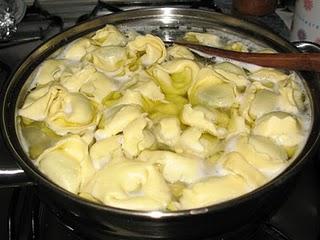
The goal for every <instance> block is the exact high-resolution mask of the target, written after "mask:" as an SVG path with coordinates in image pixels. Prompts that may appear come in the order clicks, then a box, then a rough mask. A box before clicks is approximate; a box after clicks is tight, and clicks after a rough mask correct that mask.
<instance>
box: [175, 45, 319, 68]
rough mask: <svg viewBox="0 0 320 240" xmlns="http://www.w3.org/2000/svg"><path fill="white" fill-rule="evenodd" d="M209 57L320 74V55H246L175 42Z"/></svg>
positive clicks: (244, 53)
mask: <svg viewBox="0 0 320 240" xmlns="http://www.w3.org/2000/svg"><path fill="white" fill-rule="evenodd" d="M174 43H175V44H178V45H181V46H185V47H188V48H190V49H192V50H196V51H199V52H202V53H205V54H208V55H212V56H213V57H214V56H219V57H223V58H230V59H233V60H237V61H242V62H246V63H252V64H256V65H260V66H263V67H274V68H286V69H290V70H305V71H315V72H320V53H246V52H235V51H229V50H224V49H220V48H215V47H209V46H202V45H199V44H193V43H187V42H174Z"/></svg>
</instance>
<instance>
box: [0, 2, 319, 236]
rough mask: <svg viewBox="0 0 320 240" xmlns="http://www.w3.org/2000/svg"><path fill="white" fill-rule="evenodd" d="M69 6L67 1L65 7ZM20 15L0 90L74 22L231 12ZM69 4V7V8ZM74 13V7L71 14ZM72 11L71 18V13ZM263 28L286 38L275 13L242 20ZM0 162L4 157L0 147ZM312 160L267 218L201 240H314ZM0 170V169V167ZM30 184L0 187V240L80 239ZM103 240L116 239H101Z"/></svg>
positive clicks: (87, 6)
mask: <svg viewBox="0 0 320 240" xmlns="http://www.w3.org/2000/svg"><path fill="white" fill-rule="evenodd" d="M71 2H72V3H71ZM27 3H29V6H28V8H27V12H26V15H25V16H24V18H23V20H22V21H21V23H19V25H18V31H17V32H16V33H14V35H13V36H12V38H11V39H10V40H9V41H5V42H4V41H2V42H1V41H0V87H1V85H2V83H3V82H4V81H6V80H7V79H8V75H9V74H10V72H13V71H14V70H15V68H16V67H17V66H18V65H19V63H20V62H21V61H22V60H23V59H24V58H25V57H26V56H27V55H28V54H29V53H30V52H31V51H32V50H33V49H35V48H36V47H37V46H39V44H41V43H42V42H43V41H45V40H46V39H48V38H50V37H51V36H53V35H55V34H57V33H59V32H61V31H62V30H63V29H65V28H67V27H70V26H72V25H74V24H76V23H78V22H81V21H84V20H87V19H90V18H93V17H95V16H100V15H104V14H110V13H113V12H119V11H125V10H128V9H134V8H141V7H150V6H153V7H154V6H175V7H188V8H203V9H208V10H210V11H218V12H223V13H227V14H231V10H230V9H231V1H207V0H204V1H202V0H198V1H188V0H180V1H166V0H156V1H143V0H135V1H117V0H115V1H104V2H103V1H93V0H92V1H80V0H79V1H62V0H60V1H46V0H42V1H27ZM70 4H72V5H73V6H74V7H73V8H72V9H70V6H71V5H70ZM74 9H79V11H75V10H74ZM71 13H72V14H71ZM247 20H249V21H254V22H256V23H259V24H263V25H264V26H272V27H273V30H274V31H276V32H277V33H278V34H280V35H282V36H284V37H288V29H287V28H286V27H285V24H284V23H283V22H282V21H281V20H280V18H279V17H278V16H277V15H276V14H271V15H268V16H264V17H261V18H252V17H248V18H247ZM2 144H3V143H2V142H0V155H1V157H0V162H1V163H2V162H5V160H6V159H7V158H8V157H7V156H8V153H7V152H6V151H5V150H4V149H3V147H2V146H1V145H2ZM317 161H318V159H316V158H315V159H314V161H311V162H310V163H309V164H308V165H307V166H306V167H305V169H304V170H303V172H302V173H301V176H300V178H299V179H298V181H297V185H296V187H295V189H293V191H292V192H291V193H290V194H289V195H288V199H287V201H286V202H285V203H284V204H283V205H282V206H281V208H280V209H279V210H278V211H276V212H274V214H273V215H272V216H271V217H270V218H269V219H261V221H260V222H259V223H257V225H255V226H243V228H242V229H240V230H239V229H237V230H234V232H230V233H226V234H225V235H223V236H212V237H211V238H209V239H207V240H218V239H219V240H220V239H221V240H222V239H237V240H238V239H246V240H249V239H252V240H289V239H290V240H304V239H308V240H316V239H319V237H320V190H319V189H320V177H319V174H318V172H319V170H320V169H319V166H318V165H317ZM0 170H1V169H0ZM35 192H36V191H35V189H34V187H32V186H25V187H14V188H1V187H0V212H1V214H0V239H1V240H2V239H3V240H51V239H52V240H53V239H55V240H56V239H59V240H67V239H68V240H85V239H87V238H85V237H84V236H83V235H82V234H81V231H79V229H78V228H77V226H76V224H71V223H66V222H62V221H61V220H60V219H59V218H58V217H56V215H55V214H54V213H53V212H51V211H50V210H49V209H48V208H47V207H46V206H45V205H44V204H43V203H42V202H41V201H40V200H39V199H38V197H37V195H36V194H35ZM105 239H106V240H109V239H118V238H116V237H114V236H106V237H105Z"/></svg>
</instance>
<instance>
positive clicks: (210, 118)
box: [181, 104, 227, 138]
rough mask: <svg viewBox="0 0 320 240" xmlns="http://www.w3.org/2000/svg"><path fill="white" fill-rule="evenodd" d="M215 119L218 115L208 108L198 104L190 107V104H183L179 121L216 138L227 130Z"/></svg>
mask: <svg viewBox="0 0 320 240" xmlns="http://www.w3.org/2000/svg"><path fill="white" fill-rule="evenodd" d="M217 119H218V116H217V115H216V114H214V113H213V112H210V111H209V110H208V109H206V108H204V107H200V106H198V107H194V108H192V107H191V105H190V104H186V105H184V108H183V111H182V114H181V121H182V122H183V123H184V124H186V125H189V126H191V127H196V128H199V129H201V130H203V131H205V132H208V133H210V134H212V135H213V136H216V137H218V138H224V137H225V136H226V134H227V130H226V129H225V128H221V127H218V126H217V125H216V124H215V122H217Z"/></svg>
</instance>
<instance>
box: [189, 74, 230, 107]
mask: <svg viewBox="0 0 320 240" xmlns="http://www.w3.org/2000/svg"><path fill="white" fill-rule="evenodd" d="M225 82H227V80H226V79H225V78H224V77H222V76H221V75H219V74H218V73H217V72H216V71H215V70H213V69H210V68H202V69H201V70H200V71H199V74H198V75H197V79H196V82H195V84H194V85H193V86H192V88H191V89H190V90H189V93H188V96H189V99H190V102H191V103H192V104H201V105H204V106H206V107H213V108H227V107H232V105H234V104H235V103H236V95H235V92H234V87H233V86H232V85H231V84H229V83H225Z"/></svg>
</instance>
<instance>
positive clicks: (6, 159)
mask: <svg viewBox="0 0 320 240" xmlns="http://www.w3.org/2000/svg"><path fill="white" fill-rule="evenodd" d="M33 184H34V182H32V181H31V179H30V178H29V177H28V176H27V175H26V173H25V172H24V171H23V170H22V169H21V168H20V167H19V165H18V164H17V162H16V161H15V160H14V159H13V157H12V154H10V153H9V151H8V150H7V148H6V147H5V144H4V142H3V141H2V139H0V188H6V187H21V186H27V185H33Z"/></svg>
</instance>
